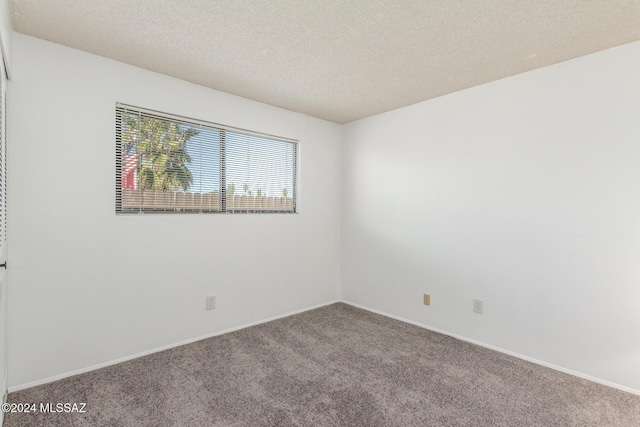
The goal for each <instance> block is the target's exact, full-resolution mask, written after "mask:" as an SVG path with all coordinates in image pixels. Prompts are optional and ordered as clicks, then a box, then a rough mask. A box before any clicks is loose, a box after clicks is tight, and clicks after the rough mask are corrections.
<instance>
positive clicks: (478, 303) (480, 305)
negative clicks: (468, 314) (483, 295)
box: [473, 299, 484, 314]
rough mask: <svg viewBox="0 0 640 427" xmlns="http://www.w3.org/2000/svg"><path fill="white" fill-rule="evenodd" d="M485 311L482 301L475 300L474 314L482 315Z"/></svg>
mask: <svg viewBox="0 0 640 427" xmlns="http://www.w3.org/2000/svg"><path fill="white" fill-rule="evenodd" d="M483 310H484V307H483V302H482V300H481V299H474V300H473V312H474V313H478V314H482V312H483Z"/></svg>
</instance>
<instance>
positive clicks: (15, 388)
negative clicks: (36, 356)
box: [0, 300, 340, 427]
mask: <svg viewBox="0 0 640 427" xmlns="http://www.w3.org/2000/svg"><path fill="white" fill-rule="evenodd" d="M337 302H340V301H339V300H335V301H330V302H326V303H323V304H319V305H315V306H313V307H307V308H302V309H300V310H295V311H291V312H289V313H285V314H280V315H278V316H273V317H269V318H267V319H262V320H258V321H255V322H251V323H247V324H244V325H240V326H234V327H233V328H229V329H225V330H222V331H217V332H212V333H210V334H206V335H202V336H199V337H195V338H189V339H188V340H184V341H180V342H177V343H173V344H168V345H165V346H162V347H157V348H154V349H151V350H146V351H143V352H140V353H136V354H132V355H130V356H125V357H121V358H119V359H115V360H110V361H108V362H103V363H99V364H97V365H93V366H88V367H86V368H81V369H76V370H74V371H70V372H65V373H62V374H58V375H54V376H52V377H48V378H44V379H41V380H37V381H32V382H29V383H25V384H20V385H17V386H13V387H9V393H12V392H14V391H20V390H24V389H27V388H31V387H35V386H39V385H42V384H47V383H51V382H54V381H58V380H61V379H63V378H68V377H72V376H74V375H78V374H84V373H85V372H90V371H95V370H96V369H100V368H105V367H107V366H111V365H117V364H118V363H122V362H127V361H129V360H133V359H137V358H139V357H142V356H147V355H149V354H153V353H157V352H159V351H164V350H169V349H170V348H175V347H180V346H181V345H185V344H191V343H193V342H196V341H200V340H204V339H207V338H211V337H215V336H218V335H224V334H228V333H229V332H233V331H238V330H240V329H245V328H249V327H251V326H256V325H260V324H262V323H267V322H271V321H273V320H277V319H282V318H283V317H289V316H293V315H294V314H299V313H304V312H305V311H309V310H315V309H316V308H320V307H324V306H327V305H331V304H335V303H337ZM5 396H6V394H5ZM0 427H1V424H0Z"/></svg>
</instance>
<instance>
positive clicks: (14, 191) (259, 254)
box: [8, 34, 341, 389]
mask: <svg viewBox="0 0 640 427" xmlns="http://www.w3.org/2000/svg"><path fill="white" fill-rule="evenodd" d="M168 54H171V53H168ZM176 54H177V53H176ZM13 71H14V73H13V75H14V79H13V81H12V82H11V83H10V87H9V89H10V97H9V123H8V126H9V136H8V138H9V140H10V141H11V143H10V147H9V154H8V158H9V159H10V169H9V183H10V184H9V185H10V188H9V220H8V224H9V230H8V233H9V235H10V236H11V251H10V253H9V256H10V258H9V264H10V265H11V271H10V272H9V275H10V284H11V286H10V295H9V296H10V300H11V306H10V314H9V316H10V318H9V326H10V343H9V349H10V354H9V369H10V377H9V386H10V388H13V389H15V388H17V387H21V386H23V385H25V384H28V383H32V382H37V381H41V380H43V379H46V378H50V377H52V376H55V375H62V374H64V373H68V372H71V371H74V370H78V369H83V368H86V367H90V366H94V365H96V364H100V363H105V362H109V361H112V360H115V359H118V358H121V357H127V356H130V355H133V354H136V353H139V352H144V351H148V350H150V349H154V348H158V347H160V346H164V345H170V344H173V343H177V342H180V341H183V340H187V339H190V338H193V337H198V336H202V335H206V334H210V333H213V332H216V331H220V330H225V329H228V328H232V327H236V326H239V325H244V324H247V323H250V322H254V321H258V320H261V319H266V318H269V317H272V316H277V315H281V314H285V313H288V312H291V311H294V310H299V309H303V308H308V307H312V306H315V305H319V304H322V303H326V302H330V301H334V300H336V299H338V298H339V285H340V283H339V281H340V277H339V274H340V206H339V205H340V138H341V131H340V127H339V126H338V125H335V124H332V123H328V122H324V121H321V120H317V119H313V118H310V117H307V116H303V115H301V114H297V113H293V112H289V111H285V110H282V109H278V108H275V107H271V106H268V105H264V104H260V103H257V102H253V101H249V100H246V99H242V98H238V97H235V96H231V95H228V94H224V93H221V92H216V91H213V90H209V89H205V88H203V87H200V86H196V85H192V84H189V83H186V82H183V81H180V80H176V79H173V78H170V77H167V76H163V75H159V74H155V73H152V72H149V71H145V70H142V69H138V68H135V67H132V66H128V65H125V64H122V63H118V62H115V61H111V60H108V59H104V58H100V57H97V56H93V55H89V54H87V53H83V52H80V51H77V50H72V49H69V48H66V47H62V46H59V45H55V44H51V43H48V42H45V41H41V40H37V39H34V38H30V37H26V36H24V35H21V34H14V39H13ZM117 101H119V102H124V103H128V104H132V105H136V106H141V107H146V108H150V109H155V110H160V111H166V112H170V113H174V114H179V115H183V116H187V117H194V118H198V119H202V120H209V121H213V122H217V123H223V124H226V125H230V126H236V127H240V128H245V129H251V130H255V131H259V132H266V133H269V134H274V135H279V136H284V137H289V138H296V139H299V140H300V174H301V175H300V190H301V195H300V206H301V208H300V210H301V213H300V214H298V215H278V214H270V215H173V216H172V215H155V216H153V215H139V216H116V215H115V213H114V211H115V207H114V206H115V202H114V198H115V167H114V164H115V103H116V102H117ZM207 294H214V295H216V296H217V308H216V309H215V310H213V311H205V310H204V307H205V295H207Z"/></svg>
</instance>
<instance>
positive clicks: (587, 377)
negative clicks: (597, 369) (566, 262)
mask: <svg viewBox="0 0 640 427" xmlns="http://www.w3.org/2000/svg"><path fill="white" fill-rule="evenodd" d="M341 302H343V303H345V304H349V305H352V306H354V307H357V308H361V309H363V310H366V311H370V312H372V313H376V314H380V315H382V316H385V317H390V318H392V319H395V320H399V321H401V322H405V323H409V324H411V325H415V326H419V327H421V328H424V329H428V330H430V331H433V332H437V333H439V334H443V335H447V336H450V337H453V338H456V339H459V340H461V341H466V342H468V343H471V344H475V345H479V346H480V347H485V348H488V349H490V350H494V351H497V352H500V353H504V354H508V355H509V356H513V357H517V358H518V359H522V360H526V361H527V362H531V363H535V364H536V365H540V366H544V367H546V368H550V369H553V370H556V371H560V372H563V373H565V374H569V375H573V376H574V377H578V378H582V379H584V380H587V381H591V382H594V383H598V384H602V385H606V386H608V387H612V388H615V389H618V390H622V391H626V392H627V393H631V394H636V395H638V396H640V390H636V389H634V388H631V387H627V386H624V385H621V384H616V383H613V382H611V381H606V380H603V379H600V378H596V377H592V376H591V375H587V374H583V373H581V372H577V371H572V370H571V369H567V368H563V367H561V366H557V365H554V364H551V363H547V362H544V361H542V360H538V359H534V358H533V357H529V356H525V355H522V354H518V353H514V352H513V351H509V350H505V349H503V348H500V347H495V346H493V345H490V344H486V343H483V342H481V341H476V340H473V339H470V338H467V337H463V336H461V335H456V334H452V333H451V332H447V331H443V330H441V329H438V328H433V327H431V326H429V325H425V324H424V323H420V322H416V321H414V320H409V319H405V318H404V317H400V316H395V315H393V314H389V313H385V312H384V311H380V310H376V309H374V308H369V307H365V306H363V305H360V304H356V303H354V302H350V301H344V300H343V301H341Z"/></svg>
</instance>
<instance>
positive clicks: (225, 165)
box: [116, 104, 298, 213]
mask: <svg viewBox="0 0 640 427" xmlns="http://www.w3.org/2000/svg"><path fill="white" fill-rule="evenodd" d="M297 158H298V142H297V141H294V140H290V139H285V138H278V137H274V136H270V135H263V134H259V133H255V132H249V131H243V130H240V129H233V128H230V127H227V126H221V125H216V124H212V123H206V122H200V121H198V120H192V119H186V118H184V117H178V116H173V115H168V114H164V113H158V112H155V111H150V110H145V109H141V108H137V107H131V106H128V105H123V104H116V213H214V212H227V213H238V212H242V213H259V212H260V213H261V212H279V213H294V212H297V204H296V200H297V185H296V179H297V178H296V176H297Z"/></svg>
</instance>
